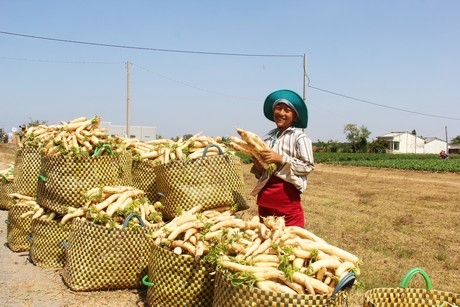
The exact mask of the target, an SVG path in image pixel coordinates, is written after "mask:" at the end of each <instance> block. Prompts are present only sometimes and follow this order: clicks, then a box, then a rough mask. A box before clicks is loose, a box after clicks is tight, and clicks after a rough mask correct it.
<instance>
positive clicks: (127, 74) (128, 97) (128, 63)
mask: <svg viewBox="0 0 460 307" xmlns="http://www.w3.org/2000/svg"><path fill="white" fill-rule="evenodd" d="M130 66H131V62H129V61H128V62H126V79H127V80H126V137H127V138H130V135H131V132H130V131H129V130H130V118H131V115H130V99H131V97H130V96H129V67H130Z"/></svg>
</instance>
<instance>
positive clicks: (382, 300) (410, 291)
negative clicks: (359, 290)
mask: <svg viewBox="0 0 460 307" xmlns="http://www.w3.org/2000/svg"><path fill="white" fill-rule="evenodd" d="M416 274H420V275H422V276H423V278H424V279H425V289H420V288H408V285H409V282H410V280H411V279H412V277H413V276H414V275H416ZM363 306H364V307H400V306H407V307H412V306H413V307H416V306H417V307H419V306H446V307H448V306H460V293H452V292H447V291H439V290H433V289H432V284H431V281H430V278H429V276H428V274H427V273H426V272H425V271H424V270H423V269H421V268H413V269H410V270H409V271H408V272H407V273H406V275H405V276H404V278H403V280H402V281H401V283H400V285H399V288H375V289H371V290H368V291H366V292H365V293H364V303H363Z"/></svg>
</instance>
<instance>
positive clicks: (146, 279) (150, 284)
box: [142, 275, 153, 287]
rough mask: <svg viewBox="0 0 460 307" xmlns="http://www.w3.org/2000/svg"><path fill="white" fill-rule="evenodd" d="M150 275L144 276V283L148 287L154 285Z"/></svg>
mask: <svg viewBox="0 0 460 307" xmlns="http://www.w3.org/2000/svg"><path fill="white" fill-rule="evenodd" d="M148 278H149V276H148V275H145V276H144V278H142V283H143V284H144V285H146V286H147V287H151V286H153V282H150V281H148Z"/></svg>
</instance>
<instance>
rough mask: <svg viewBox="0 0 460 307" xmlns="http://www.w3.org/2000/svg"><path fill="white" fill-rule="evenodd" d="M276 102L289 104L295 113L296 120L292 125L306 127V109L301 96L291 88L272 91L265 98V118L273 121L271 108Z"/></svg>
mask: <svg viewBox="0 0 460 307" xmlns="http://www.w3.org/2000/svg"><path fill="white" fill-rule="evenodd" d="M278 103H285V104H287V105H289V106H290V107H291V108H293V109H294V111H295V112H296V113H297V120H296V121H295V122H294V123H293V126H294V127H297V128H307V125H308V109H307V105H306V104H305V102H304V101H303V99H302V97H300V96H299V94H297V93H296V92H294V91H291V90H278V91H274V92H273V93H271V94H270V95H268V96H267V98H265V102H264V115H265V117H266V118H267V119H269V120H271V121H272V122H273V121H274V119H273V108H274V107H275V105H276V104H278Z"/></svg>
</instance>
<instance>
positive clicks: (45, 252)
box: [29, 218, 70, 268]
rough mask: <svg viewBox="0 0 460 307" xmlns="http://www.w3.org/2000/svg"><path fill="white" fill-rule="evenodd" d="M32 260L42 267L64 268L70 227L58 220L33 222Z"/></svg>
mask: <svg viewBox="0 0 460 307" xmlns="http://www.w3.org/2000/svg"><path fill="white" fill-rule="evenodd" d="M31 228H32V230H31V240H32V241H31V245H30V251H29V253H30V259H31V261H32V263H33V264H35V265H36V266H40V267H52V268H60V267H63V266H64V263H65V256H66V244H67V239H68V235H69V231H70V225H69V224H64V225H62V224H61V223H59V222H58V221H56V220H51V221H47V220H43V219H40V218H38V219H34V220H32V226H31Z"/></svg>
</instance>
